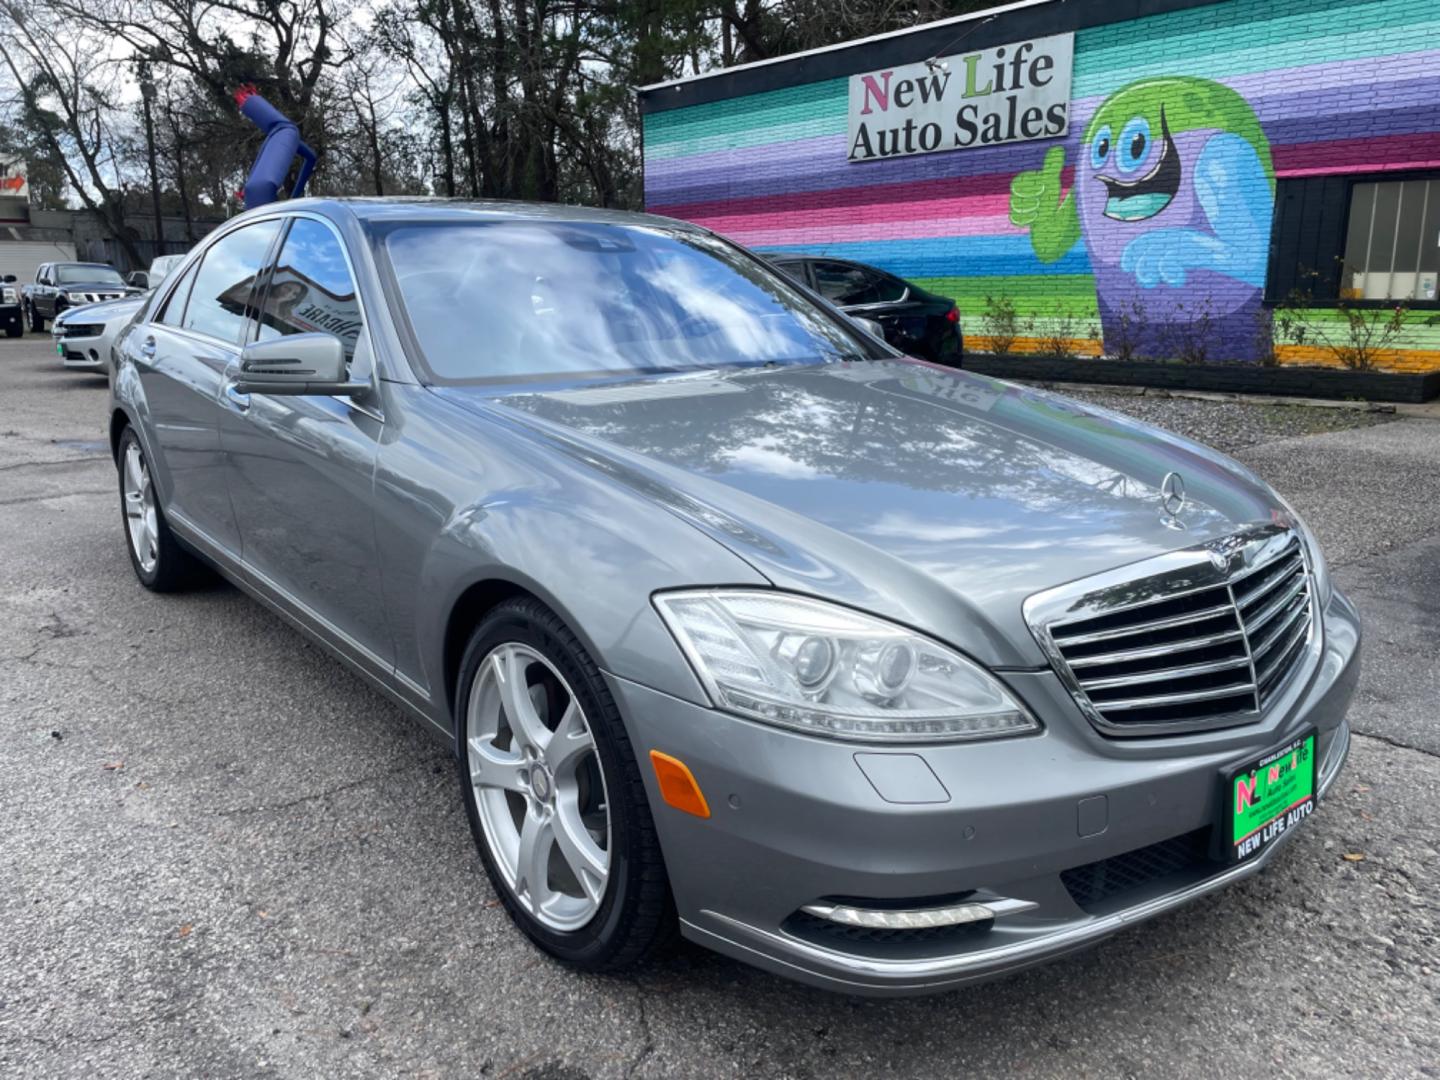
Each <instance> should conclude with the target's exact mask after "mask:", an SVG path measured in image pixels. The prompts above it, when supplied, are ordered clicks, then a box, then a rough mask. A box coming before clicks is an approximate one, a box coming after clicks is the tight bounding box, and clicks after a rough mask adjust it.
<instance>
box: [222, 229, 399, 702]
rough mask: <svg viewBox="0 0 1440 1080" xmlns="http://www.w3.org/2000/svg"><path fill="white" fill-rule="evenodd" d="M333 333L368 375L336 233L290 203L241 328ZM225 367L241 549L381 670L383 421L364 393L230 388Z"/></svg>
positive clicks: (355, 373) (355, 371)
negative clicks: (378, 509) (359, 396)
mask: <svg viewBox="0 0 1440 1080" xmlns="http://www.w3.org/2000/svg"><path fill="white" fill-rule="evenodd" d="M315 332H325V333H331V334H334V335H335V336H336V337H338V338H340V340H341V342H342V343H343V344H344V346H345V355H346V360H347V361H348V363H349V366H350V377H351V379H352V381H358V382H369V381H372V380H373V378H374V362H373V358H374V354H373V352H372V351H371V346H370V339H369V335H368V333H367V331H366V326H365V318H364V313H363V309H362V305H361V302H360V297H359V295H358V292H357V289H356V286H355V276H354V273H353V271H352V269H351V266H350V261H349V257H348V255H347V253H346V250H345V246H344V243H343V241H342V240H341V237H340V234H339V232H338V231H337V230H335V229H334V228H333V227H332V226H331V225H330V224H329V223H328V222H327V221H325V220H324V219H322V218H319V217H311V216H308V215H295V216H293V217H291V218H290V219H289V220H288V225H287V231H286V233H285V235H284V237H283V238H282V241H281V243H280V245H279V248H278V255H277V256H276V258H275V259H274V265H273V267H272V269H271V270H270V272H269V273H268V274H267V275H266V283H265V288H264V291H263V294H262V295H261V297H260V298H259V301H258V303H257V305H256V319H255V321H254V323H253V324H252V327H251V333H250V336H251V338H252V339H254V340H271V339H274V338H278V337H283V336H285V335H289V334H299V333H315ZM238 375H239V365H238V358H237V360H236V362H235V363H233V364H232V365H231V367H230V369H229V371H228V372H226V379H227V387H228V388H227V391H226V393H225V394H224V395H223V399H224V417H223V420H222V424H221V440H222V442H223V444H224V448H225V458H226V470H227V483H228V487H229V491H230V501H231V504H232V505H233V506H234V508H235V515H236V520H237V522H238V524H239V530H240V546H241V557H242V559H243V561H244V565H245V569H246V571H247V573H249V574H251V575H252V577H253V578H254V579H255V580H256V583H257V584H258V585H259V586H260V587H262V588H264V589H267V590H269V591H271V592H272V593H274V594H276V595H277V596H278V597H279V598H280V599H281V600H282V601H284V602H287V603H289V604H291V605H292V606H294V607H295V608H297V609H299V612H300V614H302V615H303V616H305V617H306V618H308V619H309V620H310V621H311V622H312V623H315V624H316V626H317V629H319V630H320V631H321V632H322V633H327V634H328V635H329V636H330V637H331V639H332V643H334V644H336V645H338V646H340V647H342V648H344V649H346V650H347V651H348V652H349V653H350V654H351V655H352V656H353V657H354V658H355V659H356V660H358V661H360V662H362V663H364V664H366V665H367V666H369V667H371V668H372V670H375V671H376V673H377V674H383V675H386V676H388V675H389V673H390V671H391V668H392V666H393V657H394V649H393V647H392V646H391V642H390V636H389V628H388V624H387V623H386V620H385V616H384V606H383V604H382V601H381V586H380V566H379V557H378V554H377V551H376V545H375V526H374V521H373V506H372V502H373V500H372V486H373V482H374V471H375V457H376V452H377V449H378V447H379V442H380V438H381V435H382V433H383V431H384V422H383V419H382V417H381V414H380V413H379V412H378V411H377V409H376V407H375V406H374V404H373V403H372V404H366V405H361V404H359V403H357V402H355V401H353V400H352V399H350V398H348V397H329V396H325V395H320V394H313V395H302V396H284V395H272V394H261V393H250V394H241V393H238V392H236V391H235V390H234V388H233V383H234V381H235V379H236V378H237V377H238Z"/></svg>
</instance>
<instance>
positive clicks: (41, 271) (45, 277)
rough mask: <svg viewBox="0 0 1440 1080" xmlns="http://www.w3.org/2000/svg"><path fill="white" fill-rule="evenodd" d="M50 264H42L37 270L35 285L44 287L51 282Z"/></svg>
mask: <svg viewBox="0 0 1440 1080" xmlns="http://www.w3.org/2000/svg"><path fill="white" fill-rule="evenodd" d="M49 277H50V264H49V263H41V264H40V265H39V266H38V267H37V268H36V270H35V284H36V285H44V284H46V283H47V282H48V281H49Z"/></svg>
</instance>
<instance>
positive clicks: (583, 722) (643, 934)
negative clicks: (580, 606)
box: [455, 597, 677, 971]
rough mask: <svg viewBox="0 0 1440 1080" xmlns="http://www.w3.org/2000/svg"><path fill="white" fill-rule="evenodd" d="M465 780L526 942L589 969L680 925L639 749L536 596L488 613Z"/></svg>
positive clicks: (641, 948) (487, 855) (468, 689)
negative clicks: (637, 756)
mask: <svg viewBox="0 0 1440 1080" xmlns="http://www.w3.org/2000/svg"><path fill="white" fill-rule="evenodd" d="M455 715H456V720H457V723H456V734H457V736H458V747H457V749H458V753H457V754H456V761H457V765H458V767H459V774H460V785H461V791H462V793H463V796H464V799H465V811H466V815H467V817H468V818H469V819H470V830H471V833H472V834H473V835H474V837H475V844H476V847H477V848H478V849H479V852H480V858H481V861H482V862H483V863H484V864H485V871H486V873H487V874H488V875H489V877H490V882H491V884H492V885H493V886H494V888H495V892H496V893H497V894H498V895H499V897H500V901H501V903H503V904H504V905H505V909H506V910H507V911H508V912H509V913H510V916H511V918H513V919H514V920H515V922H516V923H517V924H518V925H519V926H520V928H521V929H522V930H524V931H525V933H526V934H527V935H529V937H530V939H531V941H533V942H534V943H535V944H536V945H538V946H540V947H541V948H542V949H544V950H545V951H546V952H548V953H550V954H551V955H553V956H555V957H558V958H559V959H561V960H564V961H565V962H566V963H569V964H572V965H574V966H576V967H580V968H584V969H586V970H589V971H615V970H620V969H622V968H627V967H631V966H633V965H634V964H636V963H638V962H640V961H641V960H643V959H645V958H646V957H648V956H649V955H651V954H652V953H653V952H654V951H655V950H656V949H658V948H660V947H661V946H663V945H664V944H665V943H666V942H667V941H668V940H669V939H670V938H671V937H672V936H673V934H674V932H675V929H676V925H677V924H676V918H675V904H674V900H673V899H672V898H671V895H670V886H669V881H668V879H667V878H666V876H665V864H664V860H663V859H662V858H661V855H660V844H659V840H658V839H657V837H656V835H655V822H654V819H653V818H652V817H651V816H650V806H649V802H648V800H647V798H646V794H645V783H644V780H643V779H642V778H641V775H640V770H639V767H638V766H637V764H636V761H635V754H634V751H633V750H632V748H631V746H630V739H629V735H628V733H627V731H626V729H625V724H624V721H623V720H622V719H621V717H620V711H619V709H618V708H616V705H615V700H614V698H613V697H612V696H611V694H610V690H609V687H607V686H606V684H605V680H604V678H603V677H602V676H601V674H600V669H599V667H598V666H597V665H596V664H595V661H594V660H592V659H591V658H590V655H589V653H588V652H587V651H586V650H585V647H584V645H582V644H581V642H580V641H579V639H578V638H577V637H576V636H575V634H574V633H572V632H571V630H570V628H569V627H567V626H566V625H565V623H564V622H562V621H561V620H560V618H559V617H558V616H556V614H555V613H554V612H552V611H551V610H550V609H549V608H547V607H546V606H545V605H543V604H541V603H540V602H539V601H538V600H535V599H533V598H530V597H517V598H515V599H511V600H506V601H504V602H502V603H500V604H498V605H497V606H496V607H494V608H493V609H491V611H490V612H489V613H488V614H487V615H486V616H485V617H484V618H483V619H482V620H481V621H480V624H479V626H477V627H476V628H475V631H474V633H473V634H472V635H471V637H470V642H469V645H468V646H467V647H466V649H465V654H464V656H463V657H462V659H461V662H460V672H459V678H458V680H457V683H456V693H455Z"/></svg>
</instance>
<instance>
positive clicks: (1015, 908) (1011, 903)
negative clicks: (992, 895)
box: [800, 898, 1039, 930]
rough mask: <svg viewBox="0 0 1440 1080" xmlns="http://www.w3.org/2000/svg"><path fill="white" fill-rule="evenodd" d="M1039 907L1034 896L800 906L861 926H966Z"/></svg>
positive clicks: (811, 912)
mask: <svg viewBox="0 0 1440 1080" xmlns="http://www.w3.org/2000/svg"><path fill="white" fill-rule="evenodd" d="M1035 907H1039V905H1038V904H1036V903H1034V902H1033V901H1031V900H1008V899H1003V898H1002V899H996V900H986V901H984V902H983V903H967V904H945V905H941V906H939V907H927V908H911V909H909V910H906V909H903V908H896V909H885V908H862V907H854V906H853V905H850V904H832V903H829V902H827V901H823V900H822V901H820V902H818V903H814V904H806V905H805V906H804V907H802V908H801V909H800V910H801V911H803V912H805V913H806V914H807V915H814V916H815V917H816V918H817V919H826V920H828V921H829V922H833V923H840V924H841V925H843V926H861V927H864V928H865V929H867V930H930V929H933V928H935V927H937V926H964V925H966V924H967V923H978V922H986V921H988V920H991V919H998V918H1002V917H1004V916H1006V915H1017V914H1019V913H1020V912H1022V911H1029V910H1030V909H1031V908H1035Z"/></svg>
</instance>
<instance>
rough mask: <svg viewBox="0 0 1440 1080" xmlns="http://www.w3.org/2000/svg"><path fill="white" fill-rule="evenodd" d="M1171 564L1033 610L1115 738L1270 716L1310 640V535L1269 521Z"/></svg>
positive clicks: (1074, 685)
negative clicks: (1303, 539)
mask: <svg viewBox="0 0 1440 1080" xmlns="http://www.w3.org/2000/svg"><path fill="white" fill-rule="evenodd" d="M1212 551H1215V552H1218V553H1219V554H1218V555H1217V556H1216V557H1215V558H1212V556H1211V552H1212ZM1201 559H1203V560H1204V561H1203V562H1201V561H1200V560H1201ZM1162 561H1163V562H1164V563H1165V569H1164V570H1162V572H1161V573H1158V574H1155V575H1153V576H1140V577H1136V578H1131V579H1129V580H1111V581H1107V583H1106V584H1105V585H1104V586H1103V587H1102V588H1100V589H1098V590H1094V591H1084V590H1082V591H1081V593H1080V595H1078V596H1071V597H1069V598H1068V599H1069V602H1068V603H1057V601H1059V600H1062V599H1066V597H1056V596H1054V595H1053V594H1043V595H1042V597H1040V598H1036V599H1038V600H1040V601H1041V603H1040V604H1039V605H1038V606H1037V607H1036V609H1035V610H1034V611H1032V605H1027V614H1031V615H1032V616H1034V615H1036V614H1039V615H1040V623H1041V624H1040V625H1038V626H1036V630H1037V633H1038V635H1039V636H1040V639H1041V643H1042V644H1043V645H1045V646H1046V648H1047V652H1049V654H1050V656H1051V659H1052V661H1053V662H1054V664H1055V667H1056V669H1057V670H1058V671H1059V672H1060V674H1061V676H1062V677H1063V678H1064V679H1065V681H1066V683H1067V685H1069V687H1070V688H1071V690H1072V692H1073V693H1074V694H1075V697H1076V699H1077V700H1078V701H1079V702H1080V704H1081V706H1082V708H1084V710H1085V711H1086V713H1087V715H1088V716H1089V717H1090V719H1091V720H1092V721H1093V722H1094V723H1095V724H1096V726H1097V727H1100V728H1101V729H1102V730H1104V731H1106V732H1108V733H1110V734H1117V735H1148V734H1160V733H1165V732H1173V731H1181V730H1200V729H1205V728H1212V727H1223V726H1228V725H1233V724H1243V723H1249V722H1253V721H1255V720H1258V719H1259V717H1260V715H1261V714H1262V713H1263V712H1264V710H1265V708H1266V707H1267V706H1268V705H1269V704H1270V702H1271V701H1272V700H1273V699H1274V698H1275V695H1276V694H1277V693H1279V692H1280V690H1281V689H1282V688H1283V687H1284V686H1285V685H1287V684H1288V682H1289V676H1291V675H1292V674H1293V673H1294V672H1295V670H1296V669H1297V667H1298V666H1300V663H1299V662H1300V660H1301V658H1302V657H1304V656H1305V655H1306V644H1307V642H1309V640H1310V631H1311V623H1312V620H1313V614H1312V604H1311V589H1310V575H1309V573H1308V570H1307V567H1306V564H1305V557H1304V553H1303V551H1302V549H1301V546H1300V542H1299V539H1298V537H1296V536H1295V534H1293V533H1291V532H1289V531H1286V530H1280V529H1277V528H1275V527H1265V528H1263V529H1262V528H1257V529H1255V530H1252V533H1251V534H1242V535H1240V536H1237V537H1233V538H1227V539H1226V540H1225V541H1222V542H1220V543H1219V544H1212V545H1205V546H1202V548H1200V549H1191V550H1190V551H1188V552H1180V553H1176V555H1175V556H1174V557H1168V558H1162ZM1107 578H1112V579H1113V578H1114V575H1107ZM1080 584H1081V585H1082V586H1083V585H1084V584H1085V583H1083V582H1082V583H1080ZM1061 592H1062V593H1073V592H1075V590H1073V589H1067V590H1061ZM1040 609H1048V610H1049V613H1050V617H1048V618H1046V617H1045V612H1042V611H1040ZM1031 621H1032V625H1033V624H1034V623H1035V622H1036V619H1035V618H1034V617H1032V620H1031Z"/></svg>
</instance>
